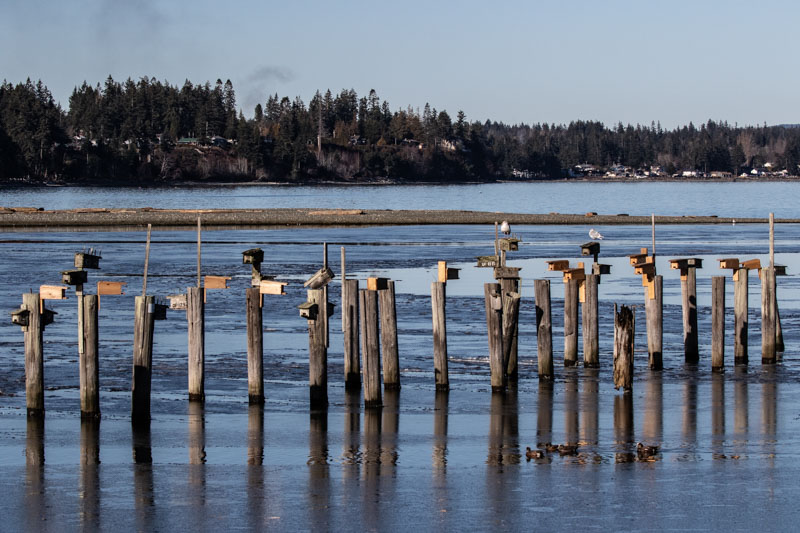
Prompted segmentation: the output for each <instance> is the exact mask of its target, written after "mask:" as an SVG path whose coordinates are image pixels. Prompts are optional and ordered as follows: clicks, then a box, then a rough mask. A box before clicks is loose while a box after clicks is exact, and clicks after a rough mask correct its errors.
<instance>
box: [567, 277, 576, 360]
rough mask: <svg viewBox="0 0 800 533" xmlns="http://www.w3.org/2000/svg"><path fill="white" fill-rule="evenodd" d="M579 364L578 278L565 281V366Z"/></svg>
mask: <svg viewBox="0 0 800 533" xmlns="http://www.w3.org/2000/svg"><path fill="white" fill-rule="evenodd" d="M576 364H578V280H576V279H570V280H567V281H565V282H564V366H575V365H576Z"/></svg>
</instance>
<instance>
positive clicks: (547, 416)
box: [536, 381, 553, 447]
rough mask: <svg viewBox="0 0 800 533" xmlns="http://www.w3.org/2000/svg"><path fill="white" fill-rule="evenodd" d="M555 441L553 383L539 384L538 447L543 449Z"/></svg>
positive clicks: (537, 413)
mask: <svg viewBox="0 0 800 533" xmlns="http://www.w3.org/2000/svg"><path fill="white" fill-rule="evenodd" d="M552 441H553V383H552V382H550V381H540V382H539V393H538V394H537V396H536V446H538V447H542V446H544V445H545V444H548V443H550V442H552Z"/></svg>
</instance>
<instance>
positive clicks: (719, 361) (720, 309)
mask: <svg viewBox="0 0 800 533" xmlns="http://www.w3.org/2000/svg"><path fill="white" fill-rule="evenodd" d="M724 368H725V276H713V277H712V278H711V370H713V371H722V370H723V369H724Z"/></svg>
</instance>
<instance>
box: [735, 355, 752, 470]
mask: <svg viewBox="0 0 800 533" xmlns="http://www.w3.org/2000/svg"><path fill="white" fill-rule="evenodd" d="M734 378H735V381H734V383H733V444H734V447H733V448H734V453H735V454H736V455H735V457H737V458H738V457H739V456H741V455H743V454H745V453H747V434H748V433H749V432H750V419H749V409H750V401H749V398H748V391H747V387H748V383H747V379H748V373H747V367H746V366H736V367H734Z"/></svg>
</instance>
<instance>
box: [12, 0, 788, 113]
mask: <svg viewBox="0 0 800 533" xmlns="http://www.w3.org/2000/svg"><path fill="white" fill-rule="evenodd" d="M798 22H800V3H797V2H792V1H770V0H759V1H753V0H750V1H721V0H706V1H703V0H693V1H646V0H639V1H632V0H625V1H623V0H619V1H614V0H610V1H602V0H594V1H568V0H561V1H528V2H525V1H507V2H502V1H497V2H488V1H482V2H477V1H459V2H455V1H453V2H444V1H442V2H435V1H433V0H428V1H424V2H423V1H417V0H404V1H402V2H391V3H389V2H380V1H376V0H372V1H347V0H340V1H313V2H312V1H302V0H294V1H290V0H282V1H280V2H274V1H254V0H246V1H235V0H232V1H228V2H223V1H219V0H217V1H214V2H212V1H208V0H193V1H191V2H188V1H177V0H176V1H163V2H157V1H150V0H106V1H103V0H59V1H56V0H53V1H49V2H45V1H34V0H0V50H2V51H1V52H0V77H2V78H5V79H7V80H8V81H10V82H13V83H16V82H19V81H24V80H25V78H27V77H31V78H32V79H39V78H40V79H42V81H43V82H44V83H45V84H46V85H47V86H48V87H49V88H50V89H51V90H52V92H53V94H54V96H55V97H56V99H57V100H59V101H60V102H61V103H62V105H63V106H64V107H66V106H67V105H68V100H69V95H70V93H71V92H72V89H73V88H74V87H75V86H76V85H78V84H80V83H81V82H82V81H83V80H86V81H88V82H89V83H93V84H94V83H97V82H102V81H103V80H105V78H106V77H107V76H108V75H109V74H111V75H112V76H113V77H114V78H115V79H117V80H120V81H122V80H124V79H126V78H127V77H132V78H134V79H137V78H140V77H142V76H152V77H156V78H158V79H160V80H167V81H169V82H170V83H171V84H173V85H182V84H183V82H184V80H185V79H189V80H191V81H192V82H194V83H202V82H205V81H206V80H209V81H211V82H212V83H213V82H214V81H215V80H216V79H217V78H221V79H222V80H223V81H225V80H226V79H230V80H231V81H232V82H233V84H234V88H235V89H236V94H237V98H238V104H239V106H240V107H242V108H243V110H244V112H245V114H246V115H247V116H252V113H253V107H254V106H255V104H256V103H258V102H263V101H265V100H266V98H267V95H268V94H270V93H275V92H277V93H278V94H279V95H281V96H289V97H292V98H293V97H295V96H300V97H301V98H302V99H303V100H304V101H305V102H308V101H309V100H310V99H311V96H313V94H314V92H315V91H316V90H317V89H321V90H323V91H324V90H325V89H327V88H330V89H331V90H332V91H333V92H334V93H337V92H339V91H340V90H341V89H343V88H348V89H349V88H353V89H355V90H356V92H358V94H359V96H362V95H366V94H367V93H368V92H369V90H370V89H373V88H374V89H375V90H376V91H377V92H378V95H379V96H380V97H381V99H383V100H388V101H389V103H390V105H391V108H392V109H393V110H395V109H398V108H400V107H406V106H408V105H411V106H413V107H415V108H416V107H419V108H422V107H423V106H424V105H425V103H426V102H430V104H431V106H433V107H435V108H437V109H439V110H442V109H446V110H447V111H448V112H449V113H450V114H451V115H452V116H455V114H456V112H457V111H458V110H459V109H461V110H463V111H464V112H465V113H466V114H467V118H468V119H470V120H476V119H477V120H485V119H487V118H489V119H493V120H498V121H503V122H506V123H518V122H526V123H532V122H555V123H566V122H569V121H570V120H575V119H593V120H601V121H603V122H604V123H606V125H612V124H615V123H616V122H618V121H621V122H623V123H628V122H630V123H641V124H648V125H649V124H650V122H651V121H661V124H662V125H663V126H665V127H669V128H672V127H675V126H677V125H683V124H688V122H689V121H694V122H695V123H700V122H705V121H706V120H708V119H709V118H711V119H714V120H727V121H728V122H730V123H732V124H733V123H738V124H739V125H743V124H761V123H764V122H766V123H768V124H778V123H785V122H800V110H798V106H797V105H796V102H797V96H796V95H797V94H798V85H799V83H798V82H799V81H800V68H798V63H797V55H798V52H800V31H798V28H797V24H798Z"/></svg>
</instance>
